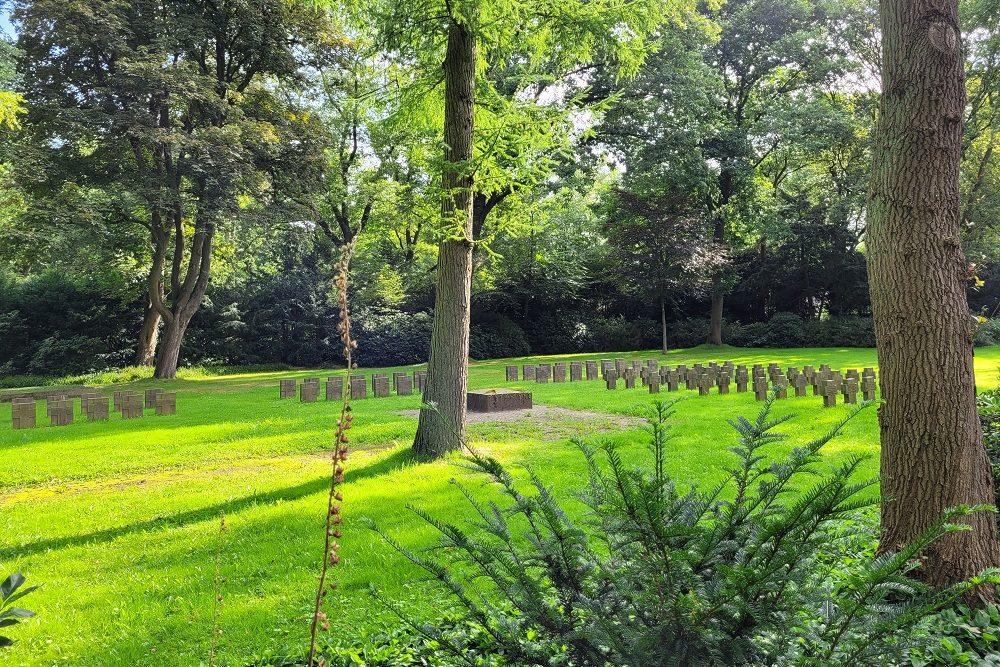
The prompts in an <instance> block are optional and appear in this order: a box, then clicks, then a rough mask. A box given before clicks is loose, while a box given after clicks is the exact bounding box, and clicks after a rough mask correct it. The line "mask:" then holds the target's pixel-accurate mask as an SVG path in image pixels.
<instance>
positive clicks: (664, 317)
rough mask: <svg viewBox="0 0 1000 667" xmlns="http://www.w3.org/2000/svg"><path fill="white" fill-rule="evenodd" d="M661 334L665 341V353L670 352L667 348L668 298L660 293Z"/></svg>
mask: <svg viewBox="0 0 1000 667" xmlns="http://www.w3.org/2000/svg"><path fill="white" fill-rule="evenodd" d="M660 334H661V340H662V342H663V354H666V353H667V352H669V350H668V349H667V300H666V299H665V298H664V296H663V295H662V294H661V295H660Z"/></svg>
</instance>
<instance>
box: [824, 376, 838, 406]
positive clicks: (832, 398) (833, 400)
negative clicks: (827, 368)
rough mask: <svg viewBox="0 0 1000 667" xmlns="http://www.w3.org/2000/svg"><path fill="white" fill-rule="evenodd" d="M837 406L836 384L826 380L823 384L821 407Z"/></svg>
mask: <svg viewBox="0 0 1000 667" xmlns="http://www.w3.org/2000/svg"><path fill="white" fill-rule="evenodd" d="M836 405H837V383H836V382H834V381H833V380H826V381H824V383H823V407H824V408H832V407H835V406H836Z"/></svg>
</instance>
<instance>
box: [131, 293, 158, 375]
mask: <svg viewBox="0 0 1000 667" xmlns="http://www.w3.org/2000/svg"><path fill="white" fill-rule="evenodd" d="M159 337H160V314H159V313H158V312H156V309H155V308H153V304H152V303H147V304H146V310H145V311H144V312H143V316H142V329H141V330H140V331H139V345H138V346H137V348H136V353H135V365H136V366H152V365H153V364H154V363H155V362H156V341H157V340H158V339H159Z"/></svg>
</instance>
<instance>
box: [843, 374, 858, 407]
mask: <svg viewBox="0 0 1000 667" xmlns="http://www.w3.org/2000/svg"><path fill="white" fill-rule="evenodd" d="M842 390H843V394H844V404H845V405H854V404H856V403H857V402H858V379H857V378H847V379H845V380H844V386H843V388H842Z"/></svg>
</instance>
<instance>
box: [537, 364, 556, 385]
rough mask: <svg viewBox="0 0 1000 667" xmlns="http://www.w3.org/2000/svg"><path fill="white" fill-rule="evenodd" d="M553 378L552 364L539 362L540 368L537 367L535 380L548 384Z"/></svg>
mask: <svg viewBox="0 0 1000 667" xmlns="http://www.w3.org/2000/svg"><path fill="white" fill-rule="evenodd" d="M551 378H552V365H551V364H538V368H536V369H535V382H537V383H538V384H547V383H548V381H549V380H550V379H551Z"/></svg>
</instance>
